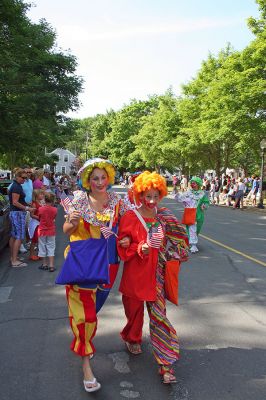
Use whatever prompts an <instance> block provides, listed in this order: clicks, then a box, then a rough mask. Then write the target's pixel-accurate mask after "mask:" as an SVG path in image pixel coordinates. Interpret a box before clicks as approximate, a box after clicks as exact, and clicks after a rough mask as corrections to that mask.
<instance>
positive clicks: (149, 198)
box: [140, 189, 160, 211]
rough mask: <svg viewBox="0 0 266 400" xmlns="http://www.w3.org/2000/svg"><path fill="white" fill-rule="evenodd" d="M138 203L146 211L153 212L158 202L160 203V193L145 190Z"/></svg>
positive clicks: (155, 190) (154, 190)
mask: <svg viewBox="0 0 266 400" xmlns="http://www.w3.org/2000/svg"><path fill="white" fill-rule="evenodd" d="M140 201H141V202H142V205H143V206H144V207H145V208H146V209H147V210H150V211H151V210H154V209H155V208H156V207H157V205H158V203H159V201H160V192H159V190H157V189H149V190H145V192H144V193H143V194H142V196H140Z"/></svg>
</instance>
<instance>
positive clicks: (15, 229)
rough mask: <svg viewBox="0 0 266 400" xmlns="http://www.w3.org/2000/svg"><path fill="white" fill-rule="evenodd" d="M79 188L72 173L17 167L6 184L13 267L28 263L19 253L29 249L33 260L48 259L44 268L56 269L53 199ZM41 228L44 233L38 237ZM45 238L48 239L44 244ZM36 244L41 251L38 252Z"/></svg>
mask: <svg viewBox="0 0 266 400" xmlns="http://www.w3.org/2000/svg"><path fill="white" fill-rule="evenodd" d="M76 188H77V180H76V176H72V177H70V176H69V175H66V174H58V173H53V172H51V171H49V170H48V169H40V168H30V167H29V166H23V167H22V168H15V169H14V171H13V181H12V183H11V184H10V185H9V187H8V188H7V192H8V197H9V202H10V220H11V233H10V235H11V237H10V241H9V245H10V250H11V257H10V262H11V266H12V267H24V266H26V265H27V263H26V262H25V261H24V259H22V258H21V257H20V256H19V253H26V252H27V251H28V250H30V253H29V259H30V260H32V261H35V260H36V261H37V260H39V259H40V258H42V260H45V264H44V265H43V264H42V268H41V269H48V270H49V271H51V272H53V271H54V270H55V268H54V265H53V257H54V250H55V225H54V219H55V215H56V212H55V211H56V208H55V207H54V203H59V202H60V200H61V198H62V196H63V195H64V196H66V195H69V194H71V193H72V192H73V191H74V190H76ZM40 232H41V235H39V237H38V233H40ZM48 233H49V235H48ZM40 236H42V237H40ZM43 237H45V239H44V238H43ZM44 241H46V242H47V243H46V244H45V246H44V244H43V242H44ZM48 241H49V243H48ZM48 245H49V246H48ZM41 246H42V248H41V250H40V247H41ZM36 248H37V250H38V253H37V254H38V255H36V254H35V250H36ZM44 248H46V250H47V260H48V261H47V262H49V268H48V265H46V264H47V262H46V259H45V255H44ZM43 267H45V268H43ZM46 267H47V268H46Z"/></svg>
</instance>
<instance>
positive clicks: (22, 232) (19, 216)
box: [9, 211, 27, 240]
mask: <svg viewBox="0 0 266 400" xmlns="http://www.w3.org/2000/svg"><path fill="white" fill-rule="evenodd" d="M26 215H27V213H26V211H10V213H9V217H10V221H11V224H12V225H11V237H12V238H14V239H20V240H24V239H25V236H26Z"/></svg>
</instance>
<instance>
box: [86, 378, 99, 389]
mask: <svg viewBox="0 0 266 400" xmlns="http://www.w3.org/2000/svg"><path fill="white" fill-rule="evenodd" d="M83 384H84V389H85V390H86V392H89V393H91V392H96V391H97V390H99V389H101V384H100V383H99V382H97V379H96V378H94V379H93V380H92V381H83ZM87 385H94V386H91V387H88V386H87Z"/></svg>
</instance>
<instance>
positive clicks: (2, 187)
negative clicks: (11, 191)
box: [0, 179, 13, 196]
mask: <svg viewBox="0 0 266 400" xmlns="http://www.w3.org/2000/svg"><path fill="white" fill-rule="evenodd" d="M12 182H13V181H12V180H10V179H1V180H0V194H3V195H5V196H6V195H7V188H8V186H9V185H10V184H11V183H12Z"/></svg>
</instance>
